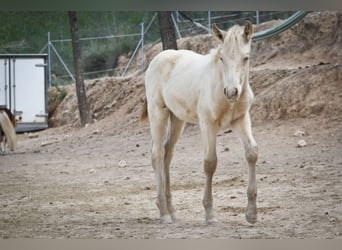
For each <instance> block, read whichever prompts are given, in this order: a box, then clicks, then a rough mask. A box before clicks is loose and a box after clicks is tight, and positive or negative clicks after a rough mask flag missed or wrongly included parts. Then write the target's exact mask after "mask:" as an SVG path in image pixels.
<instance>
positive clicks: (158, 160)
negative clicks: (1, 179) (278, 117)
mask: <svg viewBox="0 0 342 250" xmlns="http://www.w3.org/2000/svg"><path fill="white" fill-rule="evenodd" d="M213 33H214V35H215V36H216V37H217V38H218V39H219V40H220V45H219V46H218V48H216V49H213V50H212V51H211V52H210V53H209V54H207V55H200V54H197V53H194V52H191V51H187V50H165V51H163V52H161V53H160V54H158V55H157V56H156V57H155V58H154V59H153V60H152V61H151V63H150V65H149V67H148V69H147V71H146V75H145V87H146V100H145V103H144V108H143V111H142V114H141V118H142V119H145V118H147V117H149V122H150V129H151V137H152V150H151V151H152V166H153V169H154V172H155V175H156V180H157V194H158V196H157V206H158V208H159V211H160V221H161V223H172V221H173V220H175V211H176V210H175V209H174V207H173V205H172V200H171V190H170V175H169V168H170V162H171V158H172V156H173V150H174V146H175V143H176V141H177V139H178V138H179V136H180V134H181V132H182V130H183V128H184V124H185V122H190V123H196V124H199V126H200V130H201V138H202V142H203V146H204V172H205V176H206V184H205V192H204V197H203V206H204V208H205V212H206V222H207V223H208V224H215V223H216V222H217V220H216V218H215V214H214V211H213V197H212V178H213V174H214V172H215V170H216V165H217V154H216V136H217V133H218V131H219V130H220V129H221V128H223V127H226V126H229V127H231V128H232V130H233V131H234V132H236V133H237V134H238V135H239V137H240V138H241V140H242V142H243V144H244V148H245V154H246V159H247V162H248V165H249V171H248V189H247V197H248V204H247V209H246V219H247V221H248V222H250V223H255V222H256V221H257V207H256V197H257V186H256V176H255V165H256V161H257V158H258V148H257V144H256V142H255V139H254V137H253V135H252V129H251V121H250V114H249V110H250V108H251V105H252V102H253V99H254V95H253V92H252V90H251V87H250V85H249V58H250V51H251V38H252V34H253V25H252V24H251V23H250V22H249V21H246V23H245V25H244V26H238V25H235V26H233V27H231V28H230V29H229V30H228V31H227V32H226V31H223V30H221V29H219V28H218V27H217V26H216V24H214V25H213ZM165 134H166V136H165ZM164 136H165V139H164Z"/></svg>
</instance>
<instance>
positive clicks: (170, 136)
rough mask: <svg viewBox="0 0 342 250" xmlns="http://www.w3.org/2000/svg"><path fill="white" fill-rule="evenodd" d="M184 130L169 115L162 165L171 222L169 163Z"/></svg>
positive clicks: (178, 122) (175, 119) (172, 210)
mask: <svg viewBox="0 0 342 250" xmlns="http://www.w3.org/2000/svg"><path fill="white" fill-rule="evenodd" d="M183 128H184V122H183V121H182V120H179V119H178V118H177V117H176V116H174V115H173V114H172V113H170V122H169V126H168V131H167V136H166V140H165V142H164V148H165V156H164V164H165V172H164V173H165V195H166V202H167V207H168V210H169V213H170V214H171V217H172V219H173V220H175V219H176V215H175V213H176V210H175V209H174V207H173V205H172V197H171V189H170V163H171V160H172V156H173V151H174V148H175V144H176V142H177V140H178V138H179V136H180V135H181V133H182V131H183Z"/></svg>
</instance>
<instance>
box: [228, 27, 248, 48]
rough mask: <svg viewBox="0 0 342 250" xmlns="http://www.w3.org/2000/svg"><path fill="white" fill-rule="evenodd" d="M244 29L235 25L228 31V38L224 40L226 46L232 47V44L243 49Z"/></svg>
mask: <svg viewBox="0 0 342 250" xmlns="http://www.w3.org/2000/svg"><path fill="white" fill-rule="evenodd" d="M243 31H244V28H243V27H242V26H239V25H234V26H232V27H231V28H229V29H228V31H227V32H226V37H225V39H224V44H226V45H229V46H231V45H232V44H233V45H235V46H239V47H241V46H242V44H241V41H243V39H242V35H243Z"/></svg>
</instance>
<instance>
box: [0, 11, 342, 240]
mask: <svg viewBox="0 0 342 250" xmlns="http://www.w3.org/2000/svg"><path fill="white" fill-rule="evenodd" d="M341 24H342V14H341V13H338V12H319V13H312V14H310V15H308V16H307V17H306V18H305V19H304V20H303V21H302V22H301V23H300V24H297V25H296V26H294V27H293V28H292V29H291V30H289V31H288V32H285V33H282V34H281V35H280V36H278V37H275V38H272V39H268V40H264V41H261V42H258V43H255V44H253V51H254V52H253V53H254V54H253V55H252V59H251V63H252V67H251V75H250V78H251V80H250V81H251V86H252V89H253V91H254V93H255V95H256V101H255V104H254V106H253V108H252V110H251V114H252V120H253V124H254V126H253V131H254V136H255V138H256V140H257V142H258V145H259V160H258V163H257V181H258V200H257V205H258V213H259V214H258V222H257V223H256V224H254V225H250V224H248V223H247V222H246V220H245V216H244V210H245V206H246V203H247V197H246V188H247V187H246V186H247V163H246V160H245V158H244V151H243V146H242V144H241V143H240V141H239V139H238V138H237V137H236V136H235V135H234V134H232V133H229V130H228V129H225V130H222V131H221V132H220V134H219V135H218V144H217V148H218V150H217V151H218V159H219V162H218V168H217V171H216V173H215V176H214V181H213V191H214V207H215V210H216V214H217V218H218V220H219V224H218V225H216V226H207V225H206V224H205V220H204V216H205V215H204V209H203V207H202V202H201V200H202V197H203V192H204V181H205V177H204V172H203V167H202V145H201V140H200V134H199V128H198V126H197V125H188V126H187V127H186V129H185V131H184V134H183V135H182V137H181V138H180V140H179V142H178V143H177V146H176V151H175V156H174V159H173V162H172V169H171V188H172V190H173V200H174V204H175V207H176V208H177V211H178V221H177V222H175V223H173V224H170V225H161V224H159V211H158V208H157V206H156V205H155V200H156V190H155V179H154V173H153V170H152V167H151V163H150V135H149V126H148V123H145V124H141V123H139V121H138V113H139V109H140V104H141V102H142V98H143V94H144V87H143V75H141V74H139V73H134V72H135V71H134V69H132V70H131V75H130V76H128V77H126V78H115V77H113V78H110V77H108V78H103V79H96V80H93V81H90V82H88V83H87V94H88V99H89V100H90V108H91V112H92V114H93V118H94V120H95V123H93V124H90V125H88V126H86V127H84V128H80V127H79V125H78V114H77V102H76V99H75V91H74V89H73V87H72V86H71V87H67V88H66V96H65V98H64V99H60V100H58V99H59V98H58V95H59V93H58V90H57V89H51V90H50V91H49V114H50V121H49V122H50V125H51V128H49V129H47V130H44V131H40V132H35V133H26V134H19V135H18V147H17V149H16V150H15V151H14V152H8V153H7V154H6V155H4V156H0V238H82V239H83V238H92V239H93V238H100V239H109V238H114V239H135V238H137V239H145V238H147V239H164V238H171V239H175V238H187V239H190V238H215V239H217V238H224V239H226V238H233V239H240V238H242V239H246V238H248V239H250V238H258V239H269V238H276V239H284V238H306V239H307V238H319V239H323V238H324V239H326V238H342V193H341V190H342V178H341V177H342V155H341V152H342V143H341V142H342V117H341V112H342V94H341V93H342V86H341V82H342V66H341V64H340V62H341V61H340V59H341V51H342V48H341V45H342V43H341V41H342V29H341V27H342V26H341ZM179 44H180V46H183V47H184V48H188V49H190V48H192V49H194V50H195V51H198V52H202V53H205V52H206V51H208V48H210V47H212V46H213V44H214V42H213V40H212V39H211V38H210V37H208V36H198V37H193V38H191V39H188V40H186V39H184V40H181V41H179ZM305 44H306V45H305ZM158 46H159V47H160V45H157V46H156V47H155V48H151V49H150V50H149V51H148V52H147V53H146V57H148V59H151V58H153V55H155V54H156V53H157V52H158V51H159V49H160V48H159V47H158ZM299 51H300V53H299ZM126 59H127V58H126ZM122 60H123V61H124V60H125V59H124V58H122ZM139 68H140V67H139ZM300 140H303V141H304V142H305V143H306V145H305V146H303V147H299V146H298V142H299V141H300Z"/></svg>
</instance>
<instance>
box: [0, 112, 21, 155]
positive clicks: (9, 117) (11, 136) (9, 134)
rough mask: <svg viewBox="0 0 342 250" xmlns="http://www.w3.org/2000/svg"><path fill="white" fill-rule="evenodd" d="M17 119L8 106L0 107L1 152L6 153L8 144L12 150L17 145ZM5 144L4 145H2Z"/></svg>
mask: <svg viewBox="0 0 342 250" xmlns="http://www.w3.org/2000/svg"><path fill="white" fill-rule="evenodd" d="M15 124H16V120H15V117H14V115H13V114H12V112H11V111H10V110H9V109H7V108H0V153H1V154H4V153H5V151H6V144H7V143H8V147H9V149H10V150H11V151H13V150H14V148H15V146H16V142H17V140H16V133H15ZM1 144H3V145H1Z"/></svg>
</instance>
